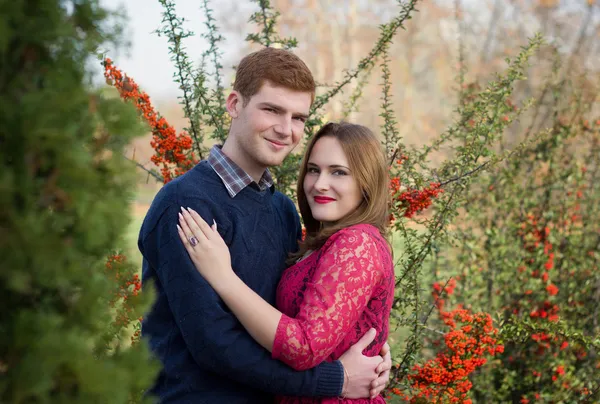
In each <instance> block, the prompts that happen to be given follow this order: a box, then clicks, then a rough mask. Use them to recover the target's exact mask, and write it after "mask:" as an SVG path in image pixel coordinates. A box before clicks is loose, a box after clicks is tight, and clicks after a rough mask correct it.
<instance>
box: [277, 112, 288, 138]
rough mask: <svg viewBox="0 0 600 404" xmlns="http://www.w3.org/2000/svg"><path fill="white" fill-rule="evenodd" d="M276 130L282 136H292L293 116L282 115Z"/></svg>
mask: <svg viewBox="0 0 600 404" xmlns="http://www.w3.org/2000/svg"><path fill="white" fill-rule="evenodd" d="M274 129H275V132H276V133H277V134H278V135H280V136H282V137H289V136H292V118H291V117H288V116H282V117H281V119H280V121H279V123H278V124H277V125H275V127H274Z"/></svg>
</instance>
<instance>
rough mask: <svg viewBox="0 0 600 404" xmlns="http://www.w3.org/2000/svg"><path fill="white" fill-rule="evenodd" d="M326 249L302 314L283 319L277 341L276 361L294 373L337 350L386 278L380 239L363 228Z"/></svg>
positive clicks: (331, 241)
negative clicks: (384, 277)
mask: <svg viewBox="0 0 600 404" xmlns="http://www.w3.org/2000/svg"><path fill="white" fill-rule="evenodd" d="M323 248H324V249H325V250H324V251H323V253H322V255H321V257H320V259H319V262H318V264H317V268H316V269H315V272H314V275H313V278H312V279H311V280H310V281H308V283H307V286H306V291H305V292H304V300H303V301H302V303H301V305H300V310H299V312H298V315H297V316H296V318H290V317H288V316H286V315H282V317H281V320H280V322H279V324H278V326H277V332H276V334H275V341H274V343H273V352H272V355H273V357H274V358H276V359H279V360H281V361H282V362H284V363H286V364H288V365H289V366H291V367H292V368H294V369H296V370H305V369H310V368H312V367H314V366H316V365H318V364H319V363H321V362H322V361H323V360H324V359H326V358H327V357H328V356H329V355H330V354H331V353H332V352H333V351H334V349H335V348H336V347H337V346H338V345H339V344H340V342H342V340H343V339H344V337H345V336H346V334H347V332H348V331H349V330H350V329H351V328H352V327H353V326H354V324H355V323H356V321H357V320H358V318H359V317H360V316H361V314H362V312H363V310H364V308H365V307H366V305H367V303H368V302H369V300H370V298H371V294H372V292H373V289H374V288H375V287H376V285H377V284H378V282H379V280H380V279H381V276H382V259H381V255H380V252H379V250H378V248H377V241H376V239H375V237H374V236H373V235H371V234H369V233H368V232H366V231H364V230H361V229H357V228H347V229H343V230H340V231H339V232H337V233H336V234H334V235H332V236H331V237H330V239H329V240H328V242H327V244H326V245H325V246H323Z"/></svg>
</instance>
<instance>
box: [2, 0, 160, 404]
mask: <svg viewBox="0 0 600 404" xmlns="http://www.w3.org/2000/svg"><path fill="white" fill-rule="evenodd" d="M113 17H114V16H112V15H111V14H109V13H107V12H106V11H105V10H104V9H102V8H101V7H100V6H99V4H98V2H97V1H94V0H78V1H65V0H63V1H61V0H37V1H28V2H6V1H3V2H2V3H1V4H0V122H1V125H0V229H1V230H0V257H1V258H0V260H1V261H0V262H1V264H0V268H2V269H1V270H0V294H1V295H2V305H0V402H2V403H32V402H40V403H41V402H60V403H127V402H130V401H131V400H132V399H136V396H138V395H139V393H140V392H141V391H142V390H143V389H144V388H146V387H147V386H148V385H149V384H150V383H151V382H152V380H153V379H154V377H155V370H156V366H154V365H153V362H152V361H151V360H150V357H149V354H148V350H147V348H146V347H145V345H144V344H143V343H139V344H134V345H133V346H131V347H130V346H129V345H131V343H130V337H131V335H125V334H123V333H124V332H125V331H126V330H125V329H123V328H116V327H114V326H113V325H114V323H115V321H117V320H118V321H120V322H123V316H125V317H126V318H129V319H132V318H138V317H139V316H140V314H141V313H142V312H143V309H145V308H147V303H148V302H149V299H151V297H152V294H151V293H144V294H143V296H142V294H138V293H137V290H136V288H137V284H136V283H135V278H134V277H133V278H131V279H132V280H131V281H130V280H128V279H129V277H130V276H131V275H132V273H133V271H134V268H133V267H128V266H127V263H123V262H121V263H119V271H120V272H117V273H116V274H115V271H112V270H111V271H108V270H107V268H108V267H107V265H106V257H107V255H108V254H109V253H111V252H114V249H115V248H116V247H117V246H118V245H119V243H120V239H121V237H120V236H121V234H122V233H123V230H124V229H125V227H126V226H127V224H128V212H129V209H127V205H128V202H129V201H130V199H131V197H132V192H133V190H134V189H135V188H134V180H135V177H134V175H135V172H134V170H132V169H131V166H130V165H129V164H130V163H129V162H127V160H126V159H125V158H124V157H123V147H124V146H125V145H126V144H127V143H128V142H129V141H130V140H131V139H132V137H134V136H136V135H139V134H142V133H143V127H141V126H140V122H139V119H138V117H137V114H136V112H135V108H134V107H133V106H130V105H124V104H123V103H122V102H121V101H120V100H119V99H118V98H115V97H111V98H108V99H107V98H104V97H103V96H102V94H101V93H98V92H94V91H92V90H90V86H89V85H88V82H89V77H90V75H89V71H88V68H89V66H90V55H93V54H94V53H95V52H96V49H97V48H98V47H99V46H101V45H102V44H103V43H105V42H106V41H113V40H117V39H118V38H117V34H118V32H119V30H118V26H117V25H116V24H115V21H116V20H115V18H113ZM114 267H115V266H114V265H112V264H111V265H110V268H111V269H112V268H114ZM106 274H110V275H111V276H106ZM133 276H135V275H133ZM123 278H125V279H126V280H125V281H123ZM119 292H120V294H119ZM133 292H135V293H133ZM148 292H150V291H148ZM125 296H128V297H129V299H128V300H127V306H126V307H127V309H126V310H123V298H124V297H125ZM111 303H112V305H111ZM129 332H130V334H131V333H134V332H135V330H130V331H129ZM124 337H126V338H124ZM121 341H124V342H123V343H122V342H121Z"/></svg>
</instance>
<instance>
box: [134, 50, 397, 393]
mask: <svg viewBox="0 0 600 404" xmlns="http://www.w3.org/2000/svg"><path fill="white" fill-rule="evenodd" d="M314 97H315V82H314V79H313V77H312V74H311V72H310V70H309V69H308V68H307V66H306V65H305V64H304V62H303V61H302V60H300V59H299V58H298V57H297V56H295V55H294V54H292V53H290V52H288V51H285V50H280V49H273V48H265V49H263V50H260V51H258V52H255V53H252V54H250V55H248V56H246V57H245V58H244V59H242V61H241V62H240V64H239V65H238V68H237V71H236V79H235V83H234V86H233V91H232V92H231V94H230V95H229V96H228V98H227V105H226V107H227V111H228V113H229V115H230V116H231V127H230V130H229V135H228V137H227V140H226V141H225V143H224V144H223V145H222V146H214V147H213V148H212V149H211V151H210V155H209V157H208V159H207V160H203V161H201V162H200V163H198V164H197V165H196V166H195V167H194V168H193V169H192V170H190V171H189V172H187V173H186V174H185V175H183V176H181V177H179V178H177V179H175V180H174V181H171V182H170V183H168V184H167V185H165V186H164V187H163V188H162V189H161V191H160V192H159V193H158V194H157V196H156V197H155V199H154V201H153V203H152V206H151V207H150V209H149V211H148V213H147V215H146V218H145V220H144V223H143V225H142V228H141V231H140V237H139V241H138V245H139V248H140V251H141V252H142V255H143V257H144V262H143V282H144V283H146V282H152V283H153V284H154V285H155V288H156V290H157V300H156V301H155V303H154V306H153V307H152V309H151V311H150V313H148V315H147V316H146V317H145V318H144V322H143V326H142V335H143V337H144V338H146V339H147V340H148V342H149V344H150V347H151V349H152V351H153V352H154V354H155V355H156V356H157V357H158V358H159V359H160V360H161V362H162V370H161V372H160V373H159V376H158V378H157V380H156V382H155V385H154V387H153V388H152V390H151V391H150V392H149V393H150V394H152V395H154V396H156V397H157V398H158V399H159V400H160V402H162V403H232V404H237V403H240V404H241V403H251V404H254V403H273V402H278V403H334V402H335V403H337V402H346V403H383V402H384V399H383V397H382V396H381V395H380V393H381V391H382V390H383V388H384V387H385V385H386V383H387V380H388V378H389V371H390V368H391V359H390V353H389V346H388V344H387V343H386V340H387V337H388V332H389V316H390V311H391V306H392V300H393V296H394V269H393V263H392V256H391V248H390V245H389V243H388V242H387V240H386V238H385V234H386V225H387V223H388V169H387V164H386V158H385V155H384V152H383V150H382V148H381V145H380V142H379V141H378V139H377V138H376V136H375V135H374V134H373V133H372V132H371V131H370V130H369V129H367V128H365V127H363V126H360V125H355V124H350V123H328V124H326V125H325V126H323V127H322V128H321V130H319V132H318V133H317V134H316V135H315V136H314V137H313V138H312V139H311V140H310V142H309V144H308V145H307V148H306V153H305V155H304V158H303V160H302V164H301V167H300V174H299V177H298V189H297V195H298V205H299V209H300V213H301V215H302V219H303V221H304V225H305V227H306V236H305V238H304V240H302V241H301V238H302V230H301V224H300V219H299V216H298V213H297V211H296V207H295V206H294V204H293V202H292V201H291V200H290V199H289V198H288V197H286V196H284V195H283V194H282V193H280V192H278V191H276V190H275V185H274V183H273V179H272V177H271V175H270V173H269V170H268V167H270V166H277V165H279V164H281V163H282V161H283V159H284V158H285V157H286V156H287V155H288V154H289V153H290V152H291V151H292V150H293V149H294V147H295V146H296V145H297V144H298V143H299V142H300V141H301V140H302V137H303V133H304V124H305V121H306V119H307V118H308V113H309V110H310V107H311V105H312V103H313V101H314Z"/></svg>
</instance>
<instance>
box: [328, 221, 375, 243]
mask: <svg viewBox="0 0 600 404" xmlns="http://www.w3.org/2000/svg"><path fill="white" fill-rule="evenodd" d="M380 242H383V243H385V239H384V237H383V235H382V234H381V232H380V231H379V229H377V227H375V226H373V225H372V224H366V223H361V224H355V225H352V226H348V227H344V228H343V229H340V230H338V231H337V232H335V233H334V234H332V235H331V236H330V237H329V239H328V240H327V242H326V243H325V245H323V248H325V249H326V248H328V247H329V246H331V245H332V244H338V245H339V244H357V245H365V244H368V243H380Z"/></svg>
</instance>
